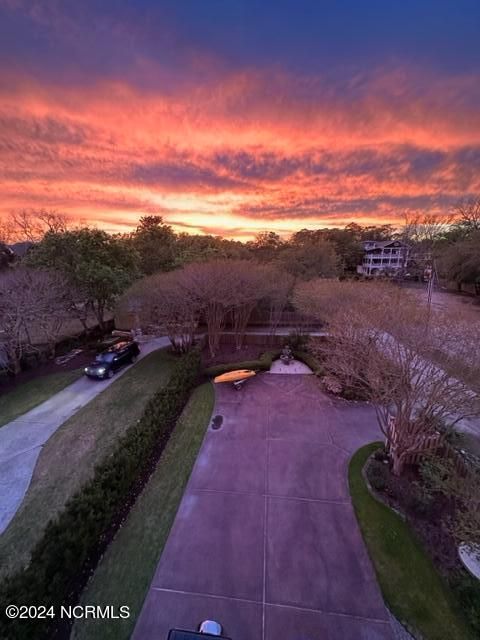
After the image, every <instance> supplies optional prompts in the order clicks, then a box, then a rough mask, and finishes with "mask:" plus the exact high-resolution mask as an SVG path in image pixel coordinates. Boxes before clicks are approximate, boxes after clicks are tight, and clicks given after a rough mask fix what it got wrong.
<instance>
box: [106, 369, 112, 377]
mask: <svg viewBox="0 0 480 640" xmlns="http://www.w3.org/2000/svg"><path fill="white" fill-rule="evenodd" d="M107 378H113V371H112V370H111V369H109V370H108V371H107Z"/></svg>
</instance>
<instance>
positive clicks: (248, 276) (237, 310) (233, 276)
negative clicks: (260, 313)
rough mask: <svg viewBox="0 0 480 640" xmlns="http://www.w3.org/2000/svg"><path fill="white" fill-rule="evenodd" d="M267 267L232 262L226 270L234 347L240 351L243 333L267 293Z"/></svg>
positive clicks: (239, 261)
mask: <svg viewBox="0 0 480 640" xmlns="http://www.w3.org/2000/svg"><path fill="white" fill-rule="evenodd" d="M267 273H268V267H264V266H262V265H259V264H258V263H256V262H252V261H248V260H232V261H231V262H230V265H229V269H228V278H229V279H230V282H231V292H232V296H233V302H232V309H231V315H232V325H233V330H234V333H235V346H236V348H237V349H241V348H242V345H243V341H244V339H245V332H246V329H247V325H248V322H249V320H250V317H251V315H252V312H253V310H254V309H255V307H256V306H257V304H258V303H259V302H260V300H261V299H262V298H264V297H265V295H267V294H268V293H269V283H268V280H266V277H265V276H266V275H267Z"/></svg>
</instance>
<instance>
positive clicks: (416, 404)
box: [294, 280, 480, 475]
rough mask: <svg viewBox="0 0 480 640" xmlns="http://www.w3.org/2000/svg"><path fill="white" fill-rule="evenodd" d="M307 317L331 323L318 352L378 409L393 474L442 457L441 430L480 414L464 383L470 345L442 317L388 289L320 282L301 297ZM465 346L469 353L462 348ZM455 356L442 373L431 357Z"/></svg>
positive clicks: (303, 288) (300, 291)
mask: <svg viewBox="0 0 480 640" xmlns="http://www.w3.org/2000/svg"><path fill="white" fill-rule="evenodd" d="M294 300H295V304H296V306H297V307H298V308H299V309H300V310H301V311H303V312H305V313H309V314H310V315H314V316H317V317H320V318H321V319H323V320H324V321H326V322H327V331H328V339H327V340H326V341H324V342H321V343H319V344H317V345H316V350H317V352H318V355H319V357H321V358H322V359H323V364H324V367H325V370H326V371H327V373H328V374H329V376H331V377H333V379H334V380H337V381H338V382H339V384H340V386H341V387H344V388H345V387H348V388H349V389H350V390H353V392H357V393H358V394H359V395H360V394H361V396H362V397H364V398H366V399H368V400H369V401H370V402H371V403H372V405H373V406H374V408H375V410H376V414H377V418H378V422H379V425H380V428H381V430H382V432H383V434H384V436H385V439H386V445H387V450H388V452H389V454H390V458H391V462H392V470H393V473H395V474H397V475H400V474H401V473H402V471H403V469H404V466H405V464H406V463H408V462H409V461H410V460H412V458H413V457H414V456H415V455H417V454H426V453H428V452H431V451H434V450H437V449H439V447H440V445H441V443H442V440H443V437H444V435H443V433H442V432H441V431H439V425H444V426H446V427H451V428H453V427H454V426H455V425H456V424H457V423H458V422H460V421H461V420H463V419H465V418H468V417H473V416H477V415H479V414H480V405H479V400H478V397H477V396H476V394H475V393H473V392H472V390H471V389H470V388H469V387H468V386H467V384H466V383H465V382H464V381H463V369H464V367H465V365H464V363H463V359H462V357H461V353H462V352H464V351H465V344H464V343H465V341H470V343H471V344H470V345H469V347H470V349H471V350H472V349H475V350H477V353H478V344H477V343H478V340H475V339H474V335H475V333H474V332H468V333H464V332H455V331H452V326H451V324H450V322H449V321H447V320H446V319H445V318H444V317H443V316H438V317H435V318H434V319H430V322H428V323H427V309H426V307H425V305H423V304H422V302H421V301H420V300H419V299H418V298H415V297H412V296H411V295H409V294H408V293H406V292H405V291H404V290H402V289H399V288H397V287H395V286H394V285H389V284H387V283H351V282H338V281H326V280H316V281H311V282H308V283H302V284H301V285H299V286H298V287H297V290H296V292H295V295H294ZM460 343H462V349H458V345H459V344H460ZM438 351H442V352H443V353H446V354H447V356H448V359H449V361H448V367H446V368H445V369H444V368H441V367H440V366H439V365H438V364H436V363H435V362H434V361H433V360H432V358H431V355H432V354H435V353H436V352H438Z"/></svg>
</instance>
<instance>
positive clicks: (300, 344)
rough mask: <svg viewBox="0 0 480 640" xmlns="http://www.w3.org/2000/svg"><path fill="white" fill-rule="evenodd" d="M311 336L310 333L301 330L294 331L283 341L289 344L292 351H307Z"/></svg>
mask: <svg viewBox="0 0 480 640" xmlns="http://www.w3.org/2000/svg"><path fill="white" fill-rule="evenodd" d="M309 340H310V336H309V335H308V333H301V331H292V332H291V333H289V335H288V338H285V339H284V341H283V344H284V345H287V344H288V345H289V347H290V348H291V349H292V351H306V350H307V347H308V342H309Z"/></svg>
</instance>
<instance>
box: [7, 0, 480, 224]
mask: <svg viewBox="0 0 480 640" xmlns="http://www.w3.org/2000/svg"><path fill="white" fill-rule="evenodd" d="M2 5H3V9H4V12H5V16H7V18H8V20H9V21H10V22H9V25H10V27H11V28H12V29H14V28H16V29H20V27H19V26H18V25H20V24H21V25H22V27H21V28H22V29H24V32H25V33H27V32H29V33H30V32H32V30H33V32H35V33H37V34H39V35H38V38H39V40H42V38H47V37H48V38H52V39H54V40H55V39H56V42H57V44H58V46H59V47H60V48H63V50H64V51H65V52H66V55H65V62H64V60H63V59H60V61H59V63H58V68H59V69H60V73H59V75H58V77H55V78H54V75H53V73H52V70H53V67H52V64H51V60H50V58H49V56H50V53H51V52H50V50H49V48H48V47H47V46H44V48H43V49H42V50H41V51H39V53H38V56H35V55H34V51H30V52H29V51H22V55H19V56H18V60H16V63H15V64H14V65H12V64H8V62H9V60H10V58H9V55H10V56H11V55H12V54H11V51H10V53H9V52H8V51H7V52H5V51H4V52H3V53H4V56H3V57H4V62H3V64H1V65H0V188H1V189H2V195H3V198H2V202H1V203H0V216H2V215H5V214H6V213H7V212H8V211H9V210H11V209H14V208H19V207H30V206H42V207H55V208H62V209H63V210H65V211H66V212H67V213H69V215H71V216H72V217H75V216H76V217H79V218H80V217H81V218H82V219H83V220H90V221H92V222H95V223H98V224H100V225H103V226H106V227H108V228H112V229H114V228H120V227H122V228H123V227H124V226H125V224H128V222H129V221H131V224H132V226H133V225H134V224H135V218H136V217H138V216H140V215H142V214H144V213H146V212H151V211H154V210H156V211H161V213H162V215H164V217H165V218H166V219H169V220H170V221H172V223H173V224H176V225H177V228H179V229H180V228H194V229H196V230H197V231H199V232H205V230H206V229H216V230H219V229H222V228H224V232H225V233H226V234H227V235H228V234H229V233H230V234H231V235H232V236H233V235H235V236H239V235H241V234H242V230H243V231H244V232H245V235H246V236H248V235H251V234H252V233H254V232H256V231H257V230H260V229H262V228H272V227H273V226H275V225H277V227H276V228H278V229H280V230H281V231H282V232H288V231H289V230H294V229H296V228H298V226H300V225H301V226H304V225H306V224H308V225H310V226H321V225H325V224H326V225H334V224H344V223H346V222H348V221H349V220H350V219H357V220H378V221H392V220H396V219H398V217H399V216H402V214H403V212H404V211H406V210H409V211H429V212H437V211H444V210H446V209H449V208H450V207H451V206H452V205H453V204H454V203H455V202H456V201H457V200H458V199H459V198H460V197H462V196H465V195H469V194H475V193H480V82H479V74H478V73H477V72H476V71H475V69H473V70H472V68H469V69H468V71H467V72H461V71H458V70H455V73H452V72H451V71H450V70H449V71H448V72H444V73H442V72H440V71H439V70H438V69H436V68H434V67H433V66H432V65H430V64H426V63H425V64H423V65H420V64H419V65H417V66H416V67H415V68H414V67H413V66H412V65H411V64H410V63H409V62H408V61H403V62H402V61H399V60H394V61H392V60H386V61H385V62H384V64H383V65H380V66H379V65H378V64H377V65H376V66H372V67H368V70H366V69H367V67H366V66H365V65H363V66H362V65H361V64H360V65H356V66H355V65H347V66H345V64H344V63H342V64H343V66H342V65H338V66H337V67H336V68H335V70H330V71H328V70H326V69H324V68H313V67H312V65H310V66H308V65H305V64H304V68H299V69H296V70H295V72H293V70H292V69H291V68H289V64H287V63H286V62H285V61H280V60H279V61H275V62H273V61H272V60H267V59H266V58H265V56H264V54H263V53H261V54H260V53H258V59H259V64H258V66H257V67H253V66H252V65H251V64H250V63H249V60H247V58H248V56H247V57H246V58H245V60H244V64H242V63H241V62H239V60H238V56H237V53H238V52H234V51H233V49H231V46H233V45H231V46H230V44H229V43H228V42H223V40H222V43H223V44H222V46H220V45H219V42H220V40H218V38H220V36H218V38H214V40H215V42H216V45H215V47H213V48H212V46H210V45H208V46H207V44H206V41H205V39H202V38H203V36H202V34H200V33H199V32H195V33H194V34H190V37H189V38H188V37H187V35H186V32H185V29H184V27H180V26H179V18H178V16H176V19H177V22H175V19H174V18H175V16H173V17H172V15H173V14H172V15H167V14H165V19H164V20H162V21H159V14H158V9H157V7H156V5H149V6H148V7H147V5H148V2H147V1H146V0H145V2H144V3H143V5H145V6H143V5H142V11H139V12H137V13H135V12H133V13H132V12H131V10H129V9H128V7H127V6H126V5H125V6H122V7H121V10H119V11H118V14H115V13H114V12H112V11H109V9H110V7H109V3H108V2H106V3H104V4H103V5H102V8H101V9H99V8H98V7H97V8H96V9H95V10H94V9H93V8H92V7H94V5H95V3H86V4H85V7H87V9H88V10H87V9H85V8H84V6H83V5H78V7H77V9H76V10H75V11H74V12H73V13H72V11H70V12H69V13H65V11H64V10H63V7H62V5H61V4H60V3H57V2H50V1H49V2H46V3H23V2H20V1H19V0H9V2H5V0H3V2H0V10H1V8H2ZM147 8H148V11H147ZM92 11H93V12H94V14H92ZM192 11H193V12H194V9H192ZM232 11H233V9H232ZM92 15H95V16H96V18H97V25H98V28H97V30H96V31H95V33H93V32H88V26H89V24H91V20H92ZM149 15H150V16H151V21H150V22H152V24H150V23H149V20H148V17H147V16H149ZM234 18H235V16H234V15H233V17H232V16H231V15H230V14H228V15H227V14H225V15H223V14H222V16H220V17H219V20H220V21H221V20H224V21H231V20H233V19H234ZM197 19H200V18H198V16H197ZM180 22H181V21H180ZM182 24H183V23H182ZM160 25H161V26H160ZM153 26H157V27H158V28H159V31H158V32H157V39H156V40H155V38H154V32H155V29H154V28H153ZM305 28H306V27H305ZM208 29H210V27H208ZM98 33H101V34H102V36H103V40H102V38H99V37H98ZM237 36H238V37H240V35H239V34H236V35H235V34H233V36H232V39H233V40H235V38H236V37H237ZM242 37H245V36H242ZM252 37H253V36H252ZM270 37H271V36H270ZM217 40H218V42H217ZM157 41H158V42H157ZM42 42H43V40H42ZM187 42H188V43H189V44H188V45H187ZM159 43H160V44H159ZM271 45H272V47H273V48H275V47H274V43H273V42H272V43H271ZM12 46H13V45H11V47H12ZM108 47H110V53H109V54H108V55H106V54H105V52H106V50H107V49H108ZM122 47H123V48H122ZM172 47H173V48H172ZM222 47H223V49H222ZM272 50H273V49H272ZM172 51H173V52H174V54H172V53H171V52H172ZM117 52H118V56H117ZM169 52H170V53H169ZM1 53H2V45H0V54H1ZM82 53H83V54H84V57H85V60H86V62H85V65H84V64H83V62H82V64H77V65H76V66H75V64H73V62H72V61H73V60H78V59H81V60H83V59H84V58H81V54H82ZM7 54H8V55H7ZM67 54H68V55H67ZM104 54H105V59H104V60H103V61H101V63H99V65H98V66H97V67H95V69H93V70H92V67H91V65H90V62H89V61H90V60H92V61H93V60H94V59H95V58H96V59H99V60H102V56H103V55H104ZM160 54H161V55H160ZM234 54H235V55H234ZM72 56H73V57H72ZM79 56H80V57H79ZM282 62H284V64H282ZM297 62H299V61H297ZM72 64H73V66H72ZM334 71H335V72H334ZM222 225H224V227H222Z"/></svg>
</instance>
